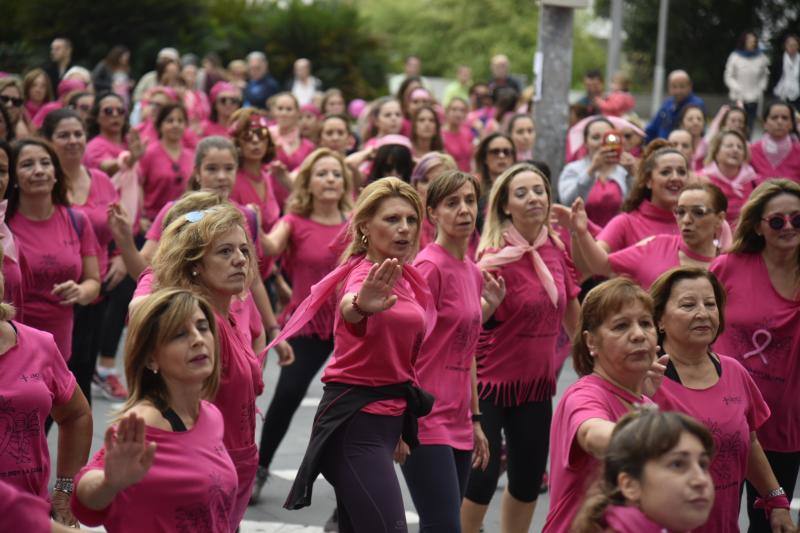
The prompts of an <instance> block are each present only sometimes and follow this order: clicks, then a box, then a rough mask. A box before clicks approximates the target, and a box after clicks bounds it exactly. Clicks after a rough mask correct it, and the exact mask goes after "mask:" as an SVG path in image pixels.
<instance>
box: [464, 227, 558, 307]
mask: <svg viewBox="0 0 800 533" xmlns="http://www.w3.org/2000/svg"><path fill="white" fill-rule="evenodd" d="M503 237H504V238H505V240H506V242H507V243H508V246H504V247H503V248H502V249H501V250H500V251H499V252H497V253H487V254H485V255H484V256H483V257H482V258H481V260H480V261H478V266H479V267H480V268H482V269H488V268H492V267H498V266H502V265H506V264H508V263H513V262H514V261H517V260H518V259H520V258H521V257H522V256H523V255H525V254H526V253H528V252H530V254H531V259H532V260H533V268H534V270H535V271H536V275H537V276H539V281H541V282H542V286H544V290H545V292H546V293H547V296H549V297H550V301H551V302H553V306H554V307H558V288H557V287H556V282H555V280H554V279H553V275H552V274H551V273H550V270H549V269H548V268H547V265H546V264H545V262H544V259H542V256H541V255H540V254H539V252H538V251H537V249H538V248H540V247H541V246H542V245H543V244H545V243H546V242H547V239H548V237H549V233H548V231H547V226H542V229H541V230H539V235H538V236H537V237H536V240H535V241H533V244H528V241H527V240H526V239H525V237H523V236H522V234H521V233H520V232H519V230H518V229H517V228H516V227H514V225H513V224H510V225H509V226H508V229H507V230H505V231H504V232H503Z"/></svg>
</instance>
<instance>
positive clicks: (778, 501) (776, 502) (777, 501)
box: [753, 494, 791, 521]
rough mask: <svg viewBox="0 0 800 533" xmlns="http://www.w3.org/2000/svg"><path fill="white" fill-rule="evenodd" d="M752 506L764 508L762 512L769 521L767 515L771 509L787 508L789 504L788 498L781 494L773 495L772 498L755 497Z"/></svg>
mask: <svg viewBox="0 0 800 533" xmlns="http://www.w3.org/2000/svg"><path fill="white" fill-rule="evenodd" d="M753 507H754V508H755V509H764V513H765V514H766V515H767V520H768V521H769V516H770V514H771V513H772V510H773V509H789V508H790V507H791V506H790V505H789V498H787V497H786V496H785V495H783V494H782V495H780V496H773V497H772V498H756V501H755V503H754V504H753Z"/></svg>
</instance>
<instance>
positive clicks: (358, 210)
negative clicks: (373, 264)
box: [342, 177, 423, 262]
mask: <svg viewBox="0 0 800 533" xmlns="http://www.w3.org/2000/svg"><path fill="white" fill-rule="evenodd" d="M389 198H401V199H403V200H405V201H406V202H408V203H409V204H410V205H411V207H413V208H414V211H415V212H416V214H417V220H419V225H418V226H417V232H416V234H415V235H414V237H413V238H412V240H413V242H414V249H415V251H416V248H418V247H419V235H420V228H421V225H422V216H423V214H422V200H421V199H420V197H419V194H417V191H416V190H414V187H412V186H411V185H409V184H408V183H406V182H404V181H403V180H401V179H400V178H395V177H387V178H381V179H379V180H378V181H373V182H372V183H370V184H369V185H367V186H366V187H365V188H364V190H363V191H361V195H360V196H359V197H358V201H357V202H356V206H355V208H354V210H353V216H352V218H351V220H350V227H349V228H348V231H347V234H348V237H350V245H349V246H348V247H347V249H346V250H345V251H344V254H342V261H343V262H344V261H346V260H347V259H349V258H350V257H352V256H354V255H362V254H366V253H367V247H368V243H367V244H365V242H366V241H367V239H366V238H365V236H364V231H363V230H362V227H363V226H364V224H366V223H367V222H369V221H370V220H371V219H372V217H374V216H375V213H377V212H378V209H380V207H381V204H383V201H384V200H388V199H389Z"/></svg>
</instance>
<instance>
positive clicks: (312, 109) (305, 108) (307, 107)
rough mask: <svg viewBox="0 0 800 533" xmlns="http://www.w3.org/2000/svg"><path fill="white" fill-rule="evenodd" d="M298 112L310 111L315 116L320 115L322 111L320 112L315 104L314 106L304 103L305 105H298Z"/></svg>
mask: <svg viewBox="0 0 800 533" xmlns="http://www.w3.org/2000/svg"><path fill="white" fill-rule="evenodd" d="M300 112H301V113H311V114H312V115H314V116H315V117H317V118H320V117H322V113H321V112H320V110H319V108H318V107H317V106H315V105H314V104H305V105H303V106H301V107H300Z"/></svg>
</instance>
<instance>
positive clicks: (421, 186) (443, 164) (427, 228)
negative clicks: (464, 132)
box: [411, 152, 475, 257]
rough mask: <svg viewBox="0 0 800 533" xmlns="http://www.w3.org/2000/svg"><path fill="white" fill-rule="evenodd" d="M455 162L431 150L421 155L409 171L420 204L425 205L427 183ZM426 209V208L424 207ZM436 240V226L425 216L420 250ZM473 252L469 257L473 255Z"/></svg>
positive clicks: (454, 165)
mask: <svg viewBox="0 0 800 533" xmlns="http://www.w3.org/2000/svg"><path fill="white" fill-rule="evenodd" d="M455 168H456V163H455V161H454V160H453V158H452V157H450V156H449V155H447V154H443V153H441V152H431V153H429V154H425V155H424V156H422V159H420V160H419V161H418V162H417V164H416V165H415V166H414V170H413V171H412V172H411V185H413V186H414V188H415V189H416V190H417V193H418V194H419V197H420V198H421V199H422V206H423V207H425V201H426V197H427V191H428V185H429V184H430V183H431V182H432V181H433V180H434V179H436V177H437V176H440V175H442V174H443V173H445V172H447V171H448V170H455ZM426 209H427V208H426ZM434 240H436V226H435V225H434V224H433V223H432V222H431V221H430V220H428V217H425V218H424V219H423V221H422V229H421V233H420V239H419V248H420V250H423V249H425V247H426V246H428V245H429V244H430V243H432V242H433V241H434ZM472 251H473V254H472V255H471V256H470V257H474V255H475V254H474V251H475V249H474V248H473V250H472Z"/></svg>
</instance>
